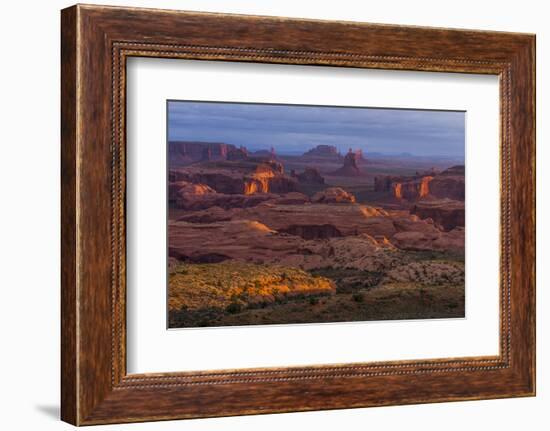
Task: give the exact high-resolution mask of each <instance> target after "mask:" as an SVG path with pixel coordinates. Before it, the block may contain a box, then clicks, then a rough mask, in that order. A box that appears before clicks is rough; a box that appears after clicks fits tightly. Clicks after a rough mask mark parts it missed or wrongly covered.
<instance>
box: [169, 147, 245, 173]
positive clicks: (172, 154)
mask: <svg viewBox="0 0 550 431" xmlns="http://www.w3.org/2000/svg"><path fill="white" fill-rule="evenodd" d="M234 149H236V147H235V146H234V145H231V144H225V143H223V142H194V141H170V142H169V143H168V159H169V161H170V166H171V167H175V166H186V165H189V164H192V163H195V162H199V161H201V160H226V159H227V154H228V152H229V151H231V150H234Z"/></svg>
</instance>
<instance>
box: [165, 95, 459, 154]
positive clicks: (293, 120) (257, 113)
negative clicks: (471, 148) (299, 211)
mask: <svg viewBox="0 0 550 431" xmlns="http://www.w3.org/2000/svg"><path fill="white" fill-rule="evenodd" d="M464 134H465V114H464V112H456V111H419V110H405V109H375V108H340V107H319V106H300V105H265V104H242V103H216V102H184V101H170V102H169V103H168V137H169V140H184V141H209V142H225V143H228V144H235V145H244V146H246V147H247V148H248V149H250V150H259V149H269V148H270V147H271V146H273V147H275V149H276V151H277V152H278V153H281V154H284V153H302V152H304V151H307V150H308V149H310V148H312V147H314V146H316V145H319V144H329V145H335V146H336V147H338V149H339V150H340V151H343V152H344V151H347V149H348V148H349V147H353V148H362V149H363V151H365V152H367V153H368V152H381V153H387V154H396V153H402V152H407V153H411V154H414V155H418V156H450V157H460V158H462V157H464V136H465V135H464Z"/></svg>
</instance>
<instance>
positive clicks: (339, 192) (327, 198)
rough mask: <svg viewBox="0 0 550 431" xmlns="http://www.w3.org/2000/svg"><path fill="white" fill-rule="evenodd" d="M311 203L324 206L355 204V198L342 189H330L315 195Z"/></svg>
mask: <svg viewBox="0 0 550 431" xmlns="http://www.w3.org/2000/svg"><path fill="white" fill-rule="evenodd" d="M311 202H314V203H324V204H327V203H332V204H338V203H354V202H355V196H353V195H352V194H351V193H348V192H346V191H345V190H344V189H342V188H340V187H329V188H328V189H325V190H322V191H320V192H317V193H315V194H314V195H313V197H312V198H311Z"/></svg>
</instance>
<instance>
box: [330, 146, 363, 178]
mask: <svg viewBox="0 0 550 431" xmlns="http://www.w3.org/2000/svg"><path fill="white" fill-rule="evenodd" d="M331 175H335V176H341V177H359V176H361V175H363V172H362V171H361V170H360V169H359V167H358V166H357V153H356V152H354V151H353V150H352V149H351V148H350V149H349V151H348V153H347V154H346V156H345V157H344V164H343V166H342V167H341V168H340V169H337V170H336V171H334V172H332V173H331Z"/></svg>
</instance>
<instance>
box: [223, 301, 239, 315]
mask: <svg viewBox="0 0 550 431" xmlns="http://www.w3.org/2000/svg"><path fill="white" fill-rule="evenodd" d="M242 309H243V306H242V305H241V304H239V303H238V302H232V303H231V304H229V305H228V306H227V308H226V309H225V311H227V312H228V313H230V314H237V313H240V312H241V311H242Z"/></svg>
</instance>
